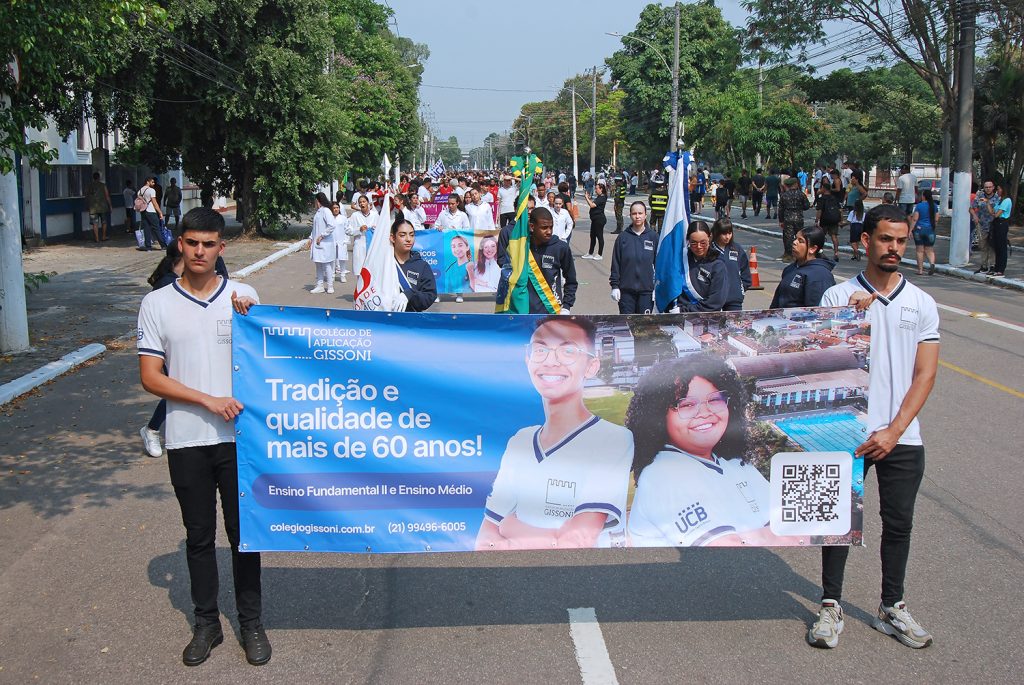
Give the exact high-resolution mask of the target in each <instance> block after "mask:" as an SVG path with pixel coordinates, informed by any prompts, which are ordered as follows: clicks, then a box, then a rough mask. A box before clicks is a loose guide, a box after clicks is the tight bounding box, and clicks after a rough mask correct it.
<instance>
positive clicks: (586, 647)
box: [569, 607, 619, 685]
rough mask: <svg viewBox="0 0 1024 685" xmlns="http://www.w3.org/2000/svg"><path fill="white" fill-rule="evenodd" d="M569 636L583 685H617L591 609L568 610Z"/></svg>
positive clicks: (613, 669)
mask: <svg viewBox="0 0 1024 685" xmlns="http://www.w3.org/2000/svg"><path fill="white" fill-rule="evenodd" d="M569 635H571V636H572V643H573V648H574V649H575V650H576V663H577V664H579V667H580V677H582V678H583V685H618V682H619V681H618V680H617V679H616V678H615V668H614V667H613V666H612V660H611V658H610V657H609V656H608V648H607V647H606V646H605V644H604V635H602V634H601V624H600V623H598V622H597V614H596V613H595V612H594V609H593V608H592V607H587V608H581V609H569Z"/></svg>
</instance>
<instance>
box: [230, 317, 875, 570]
mask: <svg viewBox="0 0 1024 685" xmlns="http://www.w3.org/2000/svg"><path fill="white" fill-rule="evenodd" d="M868 336H869V331H868V329H867V326H866V324H865V323H864V321H863V317H862V316H861V315H859V314H857V313H856V312H855V311H854V310H852V309H849V308H842V309H811V310H787V311H785V312H779V311H772V312H736V313H730V314H712V315H678V316H671V315H660V316H633V317H624V316H592V317H579V316H572V317H540V316H498V315H472V314H471V315H459V316H452V315H450V314H410V313H386V312H353V311H347V310H344V311H343V310H325V309H310V308H298V307H277V306H269V305H260V306H256V307H253V308H252V309H251V310H250V312H249V314H248V315H247V316H237V315H236V316H235V318H234V321H233V340H232V345H233V355H234V357H233V359H234V361H233V363H234V375H233V382H234V388H233V392H234V395H235V397H237V398H238V399H239V400H240V401H241V402H242V404H243V405H244V407H245V409H244V411H243V412H242V414H241V415H240V416H239V418H238V419H237V420H236V427H237V432H238V438H237V439H238V460H239V488H240V493H241V498H240V500H239V501H240V513H241V523H242V545H243V549H246V550H250V551H253V550H264V551H266V550H278V551H301V550H308V551H339V552H425V551H470V550H474V549H481V550H490V549H538V548H539V549H550V548H559V547H613V546H628V545H635V546H688V545H707V544H717V545H781V544H825V543H827V544H850V543H856V542H859V541H860V503H861V496H862V491H863V490H862V487H863V486H862V478H861V474H862V464H861V461H860V460H859V459H855V458H854V457H853V454H852V453H853V450H854V448H855V447H856V446H857V445H858V444H860V442H862V441H863V440H864V439H865V438H866V435H865V433H864V427H863V425H864V413H865V409H866V400H865V389H866V387H867V370H866V369H867V366H866V362H867V356H868V355H867V350H868V344H869V340H870V338H869V337H868Z"/></svg>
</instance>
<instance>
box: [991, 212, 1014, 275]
mask: <svg viewBox="0 0 1024 685" xmlns="http://www.w3.org/2000/svg"><path fill="white" fill-rule="evenodd" d="M988 239H989V242H990V243H991V244H992V250H993V251H994V252H995V253H996V264H995V270H996V271H998V272H1000V273H1002V272H1005V271H1006V259H1007V258H1008V257H1009V239H1010V220H1009V219H993V220H992V228H990V229H989V231H988Z"/></svg>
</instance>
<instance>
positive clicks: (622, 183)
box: [612, 172, 629, 235]
mask: <svg viewBox="0 0 1024 685" xmlns="http://www.w3.org/2000/svg"><path fill="white" fill-rule="evenodd" d="M622 176H623V178H620V179H619V180H618V181H616V183H615V205H614V206H615V230H614V231H612V234H614V235H618V234H619V233H622V211H623V210H624V209H625V208H626V190H627V189H628V185H629V181H628V180H626V176H627V174H626V173H625V172H623V174H622Z"/></svg>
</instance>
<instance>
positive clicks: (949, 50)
mask: <svg viewBox="0 0 1024 685" xmlns="http://www.w3.org/2000/svg"><path fill="white" fill-rule="evenodd" d="M950 11H952V8H950ZM954 25H955V20H954V19H953V17H950V21H948V22H947V28H946V34H947V39H946V67H947V69H948V70H949V92H951V93H952V92H955V91H954V90H953V86H954V83H953V79H954V78H956V77H955V76H954V66H953V65H954V64H955V62H954V61H953V34H954V30H953V26H954ZM955 123H956V122H955V121H953V120H950V121H947V122H946V125H945V126H943V127H942V166H940V167H939V169H940V170H939V178H941V179H942V185H941V186H940V188H941V190H940V191H939V214H940V215H942V216H949V197H950V195H949V192H950V187H949V181H950V179H952V178H953V174H951V173H950V172H949V157H950V149H951V148H952V146H953V126H954V125H955Z"/></svg>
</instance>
